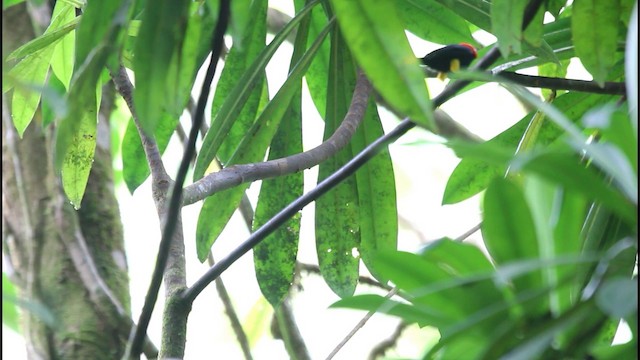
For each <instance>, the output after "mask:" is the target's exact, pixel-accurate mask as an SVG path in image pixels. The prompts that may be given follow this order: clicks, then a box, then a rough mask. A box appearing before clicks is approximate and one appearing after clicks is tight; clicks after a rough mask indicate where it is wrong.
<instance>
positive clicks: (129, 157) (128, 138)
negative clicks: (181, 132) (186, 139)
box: [122, 114, 178, 194]
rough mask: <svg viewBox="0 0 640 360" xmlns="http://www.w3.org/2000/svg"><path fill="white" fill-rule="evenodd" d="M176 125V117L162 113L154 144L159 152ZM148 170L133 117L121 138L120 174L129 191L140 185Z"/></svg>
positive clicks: (163, 147)
mask: <svg viewBox="0 0 640 360" xmlns="http://www.w3.org/2000/svg"><path fill="white" fill-rule="evenodd" d="M177 125H178V119H177V118H176V117H174V116H171V115H169V114H162V118H161V119H160V121H159V122H158V126H157V127H156V133H155V140H156V145H157V146H158V151H160V153H161V154H162V153H163V152H164V150H165V149H166V148H167V145H168V144H169V140H171V136H172V135H173V132H174V131H175V129H176V126H177ZM150 172H151V170H150V169H149V163H148V162H147V156H146V154H145V152H144V148H143V147H142V141H141V140H140V134H139V133H138V129H137V128H136V125H135V123H134V121H133V119H130V120H129V124H128V125H127V130H126V132H125V134H124V138H123V139H122V176H123V177H124V181H125V183H126V184H127V188H128V189H129V192H130V193H132V194H133V192H134V191H135V190H136V189H137V188H138V186H140V185H142V183H143V182H144V181H145V180H146V179H147V177H149V174H150Z"/></svg>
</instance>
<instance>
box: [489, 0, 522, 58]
mask: <svg viewBox="0 0 640 360" xmlns="http://www.w3.org/2000/svg"><path fill="white" fill-rule="evenodd" d="M526 6H527V2H526V1H511V0H493V1H492V2H491V27H492V29H493V34H494V35H495V36H496V37H497V38H498V45H499V46H500V52H501V53H502V54H503V55H504V56H507V55H509V54H511V53H516V54H519V53H520V52H521V51H522V45H521V42H522V15H523V14H524V9H525V7H526Z"/></svg>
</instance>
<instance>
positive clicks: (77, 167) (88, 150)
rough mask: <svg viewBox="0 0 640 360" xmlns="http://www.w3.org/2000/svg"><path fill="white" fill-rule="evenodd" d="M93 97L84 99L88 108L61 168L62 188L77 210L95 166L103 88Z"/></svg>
mask: <svg viewBox="0 0 640 360" xmlns="http://www.w3.org/2000/svg"><path fill="white" fill-rule="evenodd" d="M92 95H93V96H90V95H86V96H85V98H84V101H87V103H84V105H85V106H86V107H84V109H83V110H84V111H82V113H81V116H82V117H81V118H80V119H78V120H77V123H76V124H75V125H76V126H77V127H76V128H75V129H73V130H74V131H73V133H72V134H71V139H70V140H71V142H70V145H69V147H68V150H67V154H66V156H65V157H64V161H63V162H62V167H61V177H62V187H63V189H64V192H65V194H67V197H68V198H69V201H71V204H72V205H73V206H74V207H75V208H76V210H77V209H79V208H80V205H81V202H82V196H83V195H84V191H85V188H86V187H87V181H88V179H89V173H90V172H91V165H92V164H93V156H94V153H95V149H96V136H97V120H98V113H97V110H98V109H99V107H100V106H99V105H100V97H101V95H102V90H101V87H97V94H96V90H94V91H93V94H92ZM89 101H93V104H89V103H88V102H89Z"/></svg>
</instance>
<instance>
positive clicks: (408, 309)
mask: <svg viewBox="0 0 640 360" xmlns="http://www.w3.org/2000/svg"><path fill="white" fill-rule="evenodd" d="M331 308H349V309H358V310H366V311H375V312H380V313H383V314H388V315H393V316H397V317H399V318H401V319H402V320H404V321H406V322H408V323H419V324H432V323H437V322H438V320H434V319H439V318H441V316H440V314H438V312H437V310H436V311H428V310H426V311H425V309H423V308H421V307H420V306H416V305H408V304H404V303H401V302H398V301H394V300H389V299H386V298H384V297H382V296H380V295H356V296H351V297H347V298H344V299H341V300H338V301H336V302H335V303H333V304H331Z"/></svg>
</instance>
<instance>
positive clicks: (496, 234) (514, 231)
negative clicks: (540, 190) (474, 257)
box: [482, 178, 544, 308]
mask: <svg viewBox="0 0 640 360" xmlns="http://www.w3.org/2000/svg"><path fill="white" fill-rule="evenodd" d="M483 214H484V216H483V221H482V236H483V238H484V243H485V245H486V247H487V250H488V251H489V254H490V255H491V257H492V259H493V260H494V261H495V262H496V263H497V264H500V265H503V264H507V263H511V262H516V261H519V260H527V259H537V258H538V257H539V249H538V239H537V236H536V229H535V226H534V223H533V219H532V216H531V211H530V209H529V206H528V204H527V202H526V200H525V197H524V194H523V193H522V190H521V189H520V188H519V187H518V186H517V185H516V184H514V183H513V182H511V181H509V180H506V179H502V178H496V179H494V180H493V181H492V182H491V184H490V185H489V187H488V188H487V191H486V193H485V196H484V207H483ZM513 282H514V285H515V287H516V289H518V290H519V291H524V290H527V289H529V290H533V289H536V288H540V287H541V286H542V284H543V281H542V276H541V272H540V271H536V272H532V273H530V274H526V275H524V276H522V277H520V278H516V279H514V280H513ZM540 305H542V306H540V308H543V307H544V306H543V304H542V303H540Z"/></svg>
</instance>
